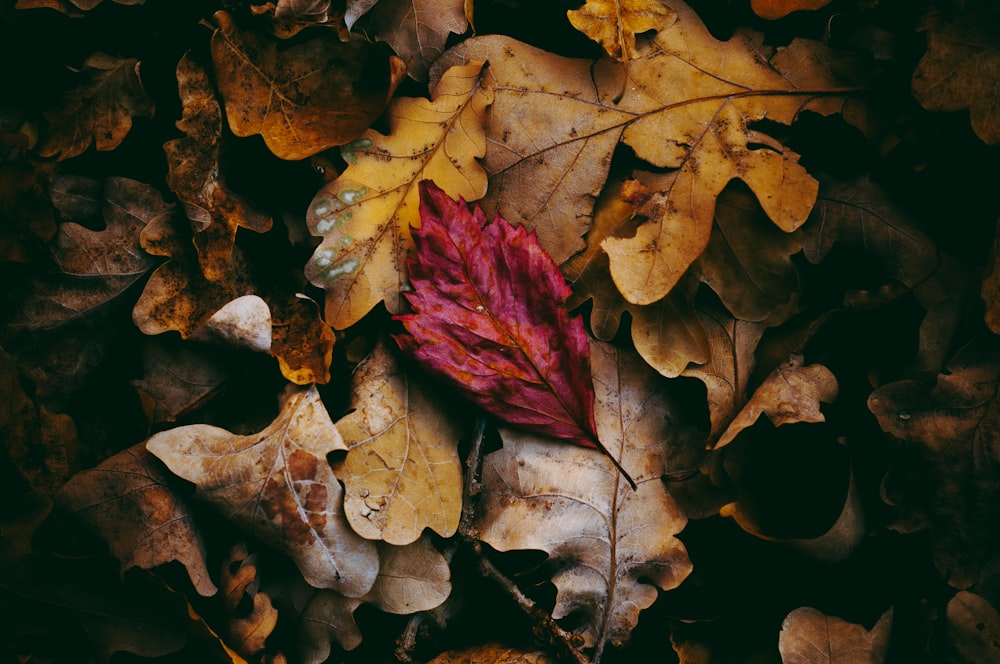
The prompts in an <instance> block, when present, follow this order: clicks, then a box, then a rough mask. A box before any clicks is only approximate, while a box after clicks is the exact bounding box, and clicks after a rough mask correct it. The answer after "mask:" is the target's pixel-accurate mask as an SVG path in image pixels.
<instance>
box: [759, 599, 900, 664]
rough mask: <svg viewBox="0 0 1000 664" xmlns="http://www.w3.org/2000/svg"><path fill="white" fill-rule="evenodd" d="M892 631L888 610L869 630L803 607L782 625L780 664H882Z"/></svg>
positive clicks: (779, 639) (890, 613)
mask: <svg viewBox="0 0 1000 664" xmlns="http://www.w3.org/2000/svg"><path fill="white" fill-rule="evenodd" d="M891 631H892V608H891V607H890V608H889V610H887V611H886V612H885V613H883V614H882V617H881V618H879V621H878V622H877V623H875V626H874V627H872V628H871V630H867V629H865V627H864V625H856V624H854V623H849V622H847V621H845V620H842V619H840V618H837V617H836V616H828V615H826V614H824V613H821V612H820V611H818V610H816V609H814V608H812V607H808V606H804V607H802V608H799V609H795V610H794V611H792V612H791V613H789V614H788V615H787V616H786V617H785V620H784V622H782V623H781V634H779V635H778V650H780V651H781V662H782V664H882V662H884V661H885V656H886V653H887V652H888V650H889V634H890V632H891Z"/></svg>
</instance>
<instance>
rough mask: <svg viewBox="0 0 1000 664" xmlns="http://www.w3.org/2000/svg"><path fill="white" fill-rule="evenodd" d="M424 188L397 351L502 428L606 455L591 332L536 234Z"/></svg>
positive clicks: (428, 185) (426, 182)
mask: <svg viewBox="0 0 1000 664" xmlns="http://www.w3.org/2000/svg"><path fill="white" fill-rule="evenodd" d="M419 187H420V223H421V226H420V228H419V229H414V230H413V242H414V245H415V247H416V253H415V254H414V255H413V256H412V257H411V258H410V260H409V262H408V268H409V277H410V283H411V285H412V287H413V291H412V292H408V293H406V299H407V300H408V301H409V303H410V305H411V307H412V309H413V313H410V314H405V315H401V316H396V318H397V319H398V320H400V321H402V322H403V325H404V326H405V328H406V331H407V332H408V333H409V334H405V335H397V336H396V342H397V343H398V344H399V346H400V347H401V348H402V349H403V350H404V351H406V352H407V353H409V354H410V355H412V356H413V357H414V358H416V359H417V360H418V361H419V362H420V363H421V364H422V365H423V366H424V367H426V368H427V369H428V370H429V371H430V372H431V373H433V374H435V375H437V376H438V377H440V378H442V379H443V380H445V382H448V383H450V384H451V385H452V386H454V387H455V388H456V389H457V390H458V391H459V392H461V393H462V394H463V395H464V396H465V397H466V398H468V399H469V400H470V401H472V402H473V403H475V404H477V405H478V406H480V407H481V408H483V409H484V410H486V411H487V412H489V413H491V414H492V415H494V416H496V417H498V418H500V419H501V420H503V421H504V422H507V423H509V424H512V425H515V426H518V427H520V428H522V429H525V430H528V431H532V432H535V433H539V434H542V435H545V436H550V437H552V438H559V439H562V440H566V441H568V442H571V443H573V444H575V445H580V446H583V447H592V448H597V449H600V450H602V451H603V452H604V453H605V454H608V452H607V450H606V449H605V448H604V446H603V445H602V444H601V442H600V441H599V440H598V437H597V425H596V423H595V421H594V384H593V379H592V377H591V373H590V348H589V345H588V341H587V333H586V332H585V331H584V328H583V322H582V320H581V319H580V318H579V317H577V318H570V316H569V314H568V312H567V311H566V309H565V307H564V303H565V301H566V298H568V297H569V295H570V288H569V286H567V285H566V281H565V280H564V279H563V276H562V274H561V273H560V272H559V268H558V267H557V266H556V264H555V262H554V261H553V260H552V258H551V257H550V256H549V255H548V254H547V253H545V250H544V249H542V247H541V245H539V244H538V240H537V239H536V237H535V233H534V231H532V232H531V233H528V232H527V231H526V230H525V229H524V228H523V227H516V228H515V227H514V226H512V225H511V224H510V223H508V222H507V220H505V219H504V218H502V217H500V216H499V215H497V216H496V218H495V219H494V220H493V222H492V223H489V224H488V223H487V222H486V215H485V214H484V213H483V211H482V209H481V208H479V206H475V207H474V208H472V209H470V208H469V206H468V205H466V203H465V201H464V200H463V199H459V200H458V201H455V200H454V199H452V198H451V197H449V196H448V194H446V193H445V192H444V191H442V190H441V189H440V188H439V187H438V186H437V185H435V184H434V183H433V182H431V181H429V180H424V181H422V182H420V184H419ZM608 457H609V458H610V459H611V461H612V462H613V463H614V464H615V466H616V467H617V468H618V469H619V470H620V471H621V472H622V474H623V475H624V476H625V477H626V478H627V479H628V480H629V483H632V479H631V478H630V477H629V475H628V473H626V472H625V471H624V470H623V469H622V468H621V465H620V464H619V462H618V460H617V459H615V458H614V457H613V456H611V455H610V454H608ZM633 486H634V484H633Z"/></svg>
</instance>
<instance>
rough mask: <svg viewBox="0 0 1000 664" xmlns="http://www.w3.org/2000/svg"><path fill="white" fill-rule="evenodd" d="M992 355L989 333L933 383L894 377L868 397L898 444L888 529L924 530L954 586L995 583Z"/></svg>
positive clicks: (997, 450)
mask: <svg viewBox="0 0 1000 664" xmlns="http://www.w3.org/2000/svg"><path fill="white" fill-rule="evenodd" d="M998 358H1000V352H998V348H997V343H996V339H995V338H990V339H983V340H979V341H977V342H975V343H973V344H971V345H969V346H967V347H966V348H964V349H963V350H962V351H961V352H960V353H959V354H957V355H956V356H955V357H954V358H952V360H951V361H949V362H948V364H947V367H946V369H945V371H946V373H942V374H940V375H939V376H937V379H936V381H935V382H934V383H933V384H930V383H928V382H927V381H922V380H916V379H911V380H901V381H897V382H894V383H889V384H888V385H883V386H882V387H880V388H878V389H877V390H875V391H874V392H873V393H872V394H871V396H870V397H869V399H868V407H869V408H870V409H871V411H872V412H873V413H874V414H875V417H876V418H878V422H879V426H881V427H882V430H883V431H885V432H886V433H888V434H889V435H890V436H892V437H893V438H896V439H899V440H901V441H903V443H902V444H901V446H900V448H899V450H898V451H897V454H896V458H895V461H894V464H893V466H892V467H891V468H890V470H889V475H888V476H887V477H886V479H885V482H884V486H883V492H884V494H885V497H886V498H887V500H888V501H889V502H890V503H891V504H893V505H895V506H896V508H897V510H898V512H899V514H898V520H897V524H896V526H895V527H896V528H897V529H900V530H904V531H913V530H918V529H920V528H924V527H926V528H929V529H930V531H931V537H932V542H933V553H934V561H935V564H936V566H937V568H938V570H939V571H940V572H941V576H942V577H943V578H944V579H946V580H947V581H948V583H950V584H951V585H952V586H954V587H955V588H959V589H967V588H969V587H970V586H972V585H973V584H976V583H982V584H995V583H998V582H1000V560H998V558H997V551H996V547H995V546H994V545H993V535H992V533H993V530H992V525H991V524H993V523H995V521H996V520H997V519H998V518H1000V507H998V506H1000V502H998V500H997V498H998V495H1000V476H998V473H997V470H996V469H997V468H998V467H1000V444H998V440H997V436H996V431H997V426H998V423H997V418H998V416H1000V398H998V395H1000V392H998V384H1000V361H998ZM994 587H995V586H994Z"/></svg>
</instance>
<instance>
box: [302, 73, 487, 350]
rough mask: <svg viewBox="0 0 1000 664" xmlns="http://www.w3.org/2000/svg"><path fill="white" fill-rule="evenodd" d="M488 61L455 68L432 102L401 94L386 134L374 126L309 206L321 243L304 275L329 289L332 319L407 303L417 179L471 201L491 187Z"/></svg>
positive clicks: (334, 323)
mask: <svg viewBox="0 0 1000 664" xmlns="http://www.w3.org/2000/svg"><path fill="white" fill-rule="evenodd" d="M481 69H482V63H481V62H476V63H472V64H469V65H466V66H463V67H455V68H454V69H452V70H450V71H449V72H447V74H445V75H444V76H443V77H442V78H441V80H440V81H439V82H438V84H437V86H436V87H434V88H433V93H432V95H433V101H428V100H426V99H413V98H402V99H397V100H395V101H394V102H393V103H392V105H391V107H390V108H389V134H388V135H387V136H383V135H382V134H379V133H378V132H376V131H375V130H373V129H369V130H368V131H367V132H366V133H365V135H364V137H362V138H361V139H360V140H358V141H356V142H355V143H352V144H351V145H349V146H346V147H345V148H344V149H343V150H342V153H343V155H344V158H345V159H346V160H347V161H348V163H349V166H348V167H347V170H345V171H344V172H343V173H342V174H341V176H340V177H339V178H337V179H336V180H334V181H333V182H331V183H330V184H328V185H326V186H325V187H323V188H322V189H320V191H319V193H317V194H316V197H315V198H314V199H313V201H312V204H311V205H310V206H309V212H308V214H307V221H308V223H309V229H310V230H311V231H312V232H313V233H314V234H316V235H321V236H323V243H322V244H321V245H320V246H319V247H318V248H317V249H316V252H315V253H314V254H313V256H312V258H311V259H310V261H309V262H308V263H307V264H306V268H305V272H306V276H307V277H308V278H309V280H310V281H312V282H313V283H314V284H315V285H317V286H320V287H322V288H325V289H326V321H327V323H328V324H329V325H330V326H331V327H333V328H334V329H337V330H341V329H344V328H347V327H350V326H351V325H353V324H354V323H356V322H357V321H358V320H360V319H361V317H362V316H364V315H365V314H367V313H368V312H369V311H370V310H371V309H372V308H373V307H375V305H377V304H378V303H379V302H381V301H383V300H384V301H385V303H386V306H387V307H388V308H389V310H390V311H392V312H394V313H395V312H399V311H400V310H401V303H400V292H401V291H402V290H403V289H404V288H405V287H406V277H405V275H406V265H405V261H406V255H407V253H408V252H409V251H410V250H411V248H412V246H413V241H412V239H411V237H410V227H411V226H412V227H419V226H420V216H419V213H418V210H417V206H418V204H419V193H418V191H417V183H418V182H420V181H421V180H424V179H429V180H433V181H434V182H435V183H436V184H437V185H438V186H439V187H441V188H442V189H444V190H445V191H446V192H448V193H449V195H452V196H461V197H462V198H464V199H466V200H475V199H477V198H479V197H481V196H482V195H483V193H484V192H485V191H486V185H487V181H486V174H485V172H484V171H483V169H482V167H481V166H480V165H479V164H478V163H477V161H476V157H480V156H482V155H483V152H484V151H485V149H486V139H485V136H484V135H483V130H482V121H483V115H484V113H485V112H486V107H487V106H488V105H489V104H490V102H491V100H492V96H491V95H490V94H489V93H487V92H484V91H483V90H482V88H481V87H480V82H479V76H480V70H481Z"/></svg>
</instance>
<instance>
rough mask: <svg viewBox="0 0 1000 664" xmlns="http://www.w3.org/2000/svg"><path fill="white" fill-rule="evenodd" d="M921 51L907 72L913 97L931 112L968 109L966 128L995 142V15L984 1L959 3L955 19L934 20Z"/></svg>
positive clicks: (998, 65)
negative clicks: (967, 126)
mask: <svg viewBox="0 0 1000 664" xmlns="http://www.w3.org/2000/svg"><path fill="white" fill-rule="evenodd" d="M927 28H928V30H927V52H926V53H925V54H924V57H923V58H922V59H921V60H920V63H919V64H918V65H917V68H916V70H915V71H914V72H913V85H912V90H913V96H914V97H916V99H917V101H919V102H920V103H921V104H922V105H923V107H924V108H926V109H928V110H931V111H958V110H963V109H969V114H970V116H971V120H972V129H973V130H974V131H975V132H976V135H977V136H979V138H980V139H982V140H983V141H984V142H985V143H987V144H989V145H995V144H997V143H1000V119H998V117H997V112H996V107H997V104H998V103H1000V87H998V82H1000V50H998V47H1000V40H998V38H997V34H998V29H1000V16H998V15H997V12H996V8H995V7H993V6H992V5H991V4H990V3H989V2H970V3H968V4H965V3H963V5H962V10H961V11H960V12H958V13H957V15H956V16H953V17H950V18H945V17H944V16H942V15H937V16H934V17H933V18H932V19H931V20H930V21H929V25H928V26H927Z"/></svg>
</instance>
